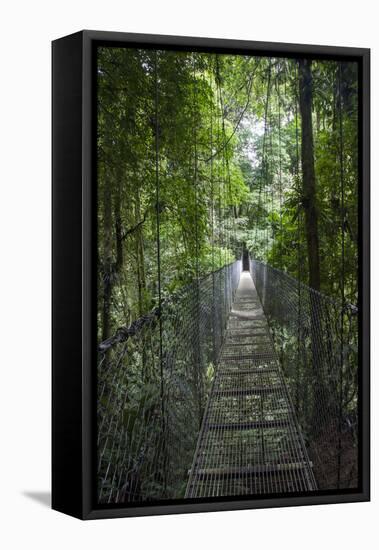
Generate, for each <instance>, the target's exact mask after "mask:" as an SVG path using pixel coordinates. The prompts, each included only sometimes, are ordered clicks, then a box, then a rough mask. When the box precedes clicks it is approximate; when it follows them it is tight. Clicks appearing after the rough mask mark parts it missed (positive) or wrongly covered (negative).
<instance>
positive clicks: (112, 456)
mask: <svg viewBox="0 0 379 550" xmlns="http://www.w3.org/2000/svg"><path fill="white" fill-rule="evenodd" d="M96 76H97V103H96V105H97V170H96V171H97V186H96V192H97V267H98V277H97V300H98V304H97V329H98V335H97V336H98V342H99V354H98V369H97V376H98V378H97V386H98V401H97V409H98V483H99V485H98V487H99V493H98V497H99V501H101V502H126V501H134V500H149V499H157V498H158V499H160V498H182V497H183V496H184V494H185V490H186V485H187V482H188V471H189V469H190V468H191V464H192V460H193V456H194V452H195V449H196V445H197V440H198V435H199V429H200V426H201V424H202V420H203V416H204V411H205V407H206V403H207V399H208V397H209V395H210V392H211V389H210V388H211V387H212V382H213V380H214V373H215V372H217V368H218V367H217V364H218V357H219V356H220V353H221V352H220V350H222V349H223V348H222V346H223V342H224V335H225V333H224V330H225V327H226V326H227V323H228V318H229V314H230V308H231V305H232V300H233V296H234V291H235V289H236V285H237V284H238V280H239V271H238V270H239V264H237V263H236V262H235V260H236V259H240V258H241V257H242V256H243V257H245V258H246V252H247V251H248V254H249V256H250V258H251V259H254V260H258V262H252V263H251V273H253V271H254V270H255V271H254V273H255V275H254V274H253V278H254V277H255V280H254V283H255V285H256V288H257V291H258V294H259V297H260V300H261V302H262V304H263V308H264V313H265V316H266V318H267V320H268V322H269V326H270V329H271V333H272V336H273V340H272V341H273V343H274V345H275V347H276V350H277V353H278V358H279V361H280V364H281V367H282V369H283V372H284V375H285V378H286V384H287V386H288V390H289V394H290V395H291V399H292V401H293V404H294V409H295V411H296V414H297V419H298V421H299V424H300V425H301V428H302V433H303V437H304V440H305V444H306V446H307V449H308V452H309V455H310V457H311V460H312V462H313V465H314V466H313V467H314V473H315V476H316V478H317V484H318V487H319V488H325V489H330V488H335V487H338V488H340V487H352V486H356V484H357V479H358V477H357V476H358V468H357V456H358V455H357V448H358V447H357V433H358V431H357V426H358V424H357V402H358V401H357V396H358V377H357V372H358V368H357V366H358V344H357V340H358V328H357V327H358V316H357V309H356V307H354V306H356V305H357V303H358V177H359V162H358V153H359V144H358V134H359V132H358V129H359V121H358V110H359V109H358V106H359V98H358V92H359V87H358V65H357V63H355V62H347V61H336V60H331V59H329V60H320V59H317V60H316V59H312V60H311V59H295V58H291V59H290V58H284V57H264V56H262V57H256V56H246V55H226V54H215V53H202V52H186V51H172V50H164V51H163V50H154V49H135V48H122V47H99V49H98V51H97V74H96ZM252 266H255V267H254V268H253V267H252ZM251 330H253V329H251ZM247 336H248V338H250V339H251V342H252V341H253V338H252V336H253V335H250V334H249V335H247ZM244 337H245V338H246V335H245V336H244ZM251 342H250V343H251ZM270 342H271V340H270ZM246 345H250V344H246ZM254 345H255V344H254ZM240 349H242V348H240ZM261 351H262V350H261ZM263 351H266V352H267V350H263ZM239 353H242V352H241V351H239ZM249 353H250V352H249ZM257 353H258V352H257ZM259 353H261V352H259ZM262 353H263V352H262ZM262 353H261V355H259V354H258V355H259V357H261V361H263V359H264V357H266V356H265V355H264V353H263V355H262ZM249 357H250V356H249ZM262 357H263V359H262ZM250 358H251V359H252V357H250ZM249 360H250V359H249ZM257 360H258V359H257ZM263 363H264V361H263ZM266 363H267V361H266ZM266 363H264V364H266ZM249 365H250V363H249ZM244 395H245V394H244ZM262 395H263V394H262ZM238 399H239V400H238ZM238 399H237V398H236V403H240V404H241V403H242V402H243V401H242V400H241V399H240V398H238ZM262 399H263V398H262ZM246 402H247V401H246ZM249 403H250V405H249V406H250V408H251V407H252V405H251V401H249ZM262 403H263V401H262ZM262 407H263V405H262ZM262 410H263V409H262ZM280 410H281V409H280ZM244 411H245V413H246V415H247V416H248V417H249V418H250V416H249V414H250V415H251V414H252V413H251V410H250V409H249V411H250V412H249V411H248V409H247V406H246V410H245V409H244ZM265 414H266V413H265ZM267 414H268V413H267ZM262 415H263V412H262ZM266 416H267V415H266ZM270 418H271V417H270ZM270 437H271V436H270ZM272 437H274V436H272ZM275 437H278V438H279V439H278V441H279V443H278V444H280V445H281V444H282V443H281V439H280V437H281V436H279V435H277V436H275ZM227 441H229V440H228V439H226V440H225V441H221V442H220V441H218V445H221V444H222V445H226V443H227ZM242 448H244V447H243V446H242V447H241V449H242ZM287 458H288V457H287ZM275 460H276V459H275ZM283 460H287V459H286V458H285V457H284V458H283Z"/></svg>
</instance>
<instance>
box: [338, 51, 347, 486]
mask: <svg viewBox="0 0 379 550" xmlns="http://www.w3.org/2000/svg"><path fill="white" fill-rule="evenodd" d="M341 71H342V62H341V61H340V62H339V63H338V118H339V125H338V126H339V165H340V194H341V213H340V216H341V302H342V307H341V316H340V331H341V343H340V372H339V411H338V413H339V414H338V418H339V421H338V423H339V426H338V428H339V429H338V478H337V487H338V488H340V483H341V452H342V441H341V432H342V414H343V366H344V317H345V315H344V313H345V182H344V159H343V147H344V136H343V120H342V116H343V115H342V95H341Z"/></svg>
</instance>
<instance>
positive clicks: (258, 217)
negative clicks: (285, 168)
mask: <svg viewBox="0 0 379 550" xmlns="http://www.w3.org/2000/svg"><path fill="white" fill-rule="evenodd" d="M270 85H271V59H270V60H269V67H268V76H267V92H266V104H265V115H264V130H263V143H262V164H261V174H260V178H259V194H258V215H257V224H256V226H255V235H254V241H255V248H256V250H257V249H258V246H257V239H258V221H259V223H261V222H262V214H261V202H262V184H263V180H264V179H265V172H266V138H267V116H268V102H269V97H270ZM263 233H264V230H263Z"/></svg>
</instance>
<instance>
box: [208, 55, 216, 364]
mask: <svg viewBox="0 0 379 550" xmlns="http://www.w3.org/2000/svg"><path fill="white" fill-rule="evenodd" d="M211 60H212V56H210V57H209V63H210V65H211V64H212V62H211ZM209 88H210V155H209V156H210V163H211V164H210V183H211V243H212V249H211V256H212V340H213V363H214V365H215V364H216V361H217V352H216V338H215V332H216V327H215V322H216V294H215V290H216V288H215V242H214V215H215V212H214V209H215V207H214V182H213V87H212V71H210V76H209Z"/></svg>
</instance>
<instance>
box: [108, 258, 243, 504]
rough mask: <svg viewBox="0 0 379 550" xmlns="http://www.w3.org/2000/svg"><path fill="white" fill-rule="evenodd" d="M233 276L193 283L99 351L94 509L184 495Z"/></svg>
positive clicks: (231, 268)
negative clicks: (96, 488) (104, 505)
mask: <svg viewBox="0 0 379 550" xmlns="http://www.w3.org/2000/svg"><path fill="white" fill-rule="evenodd" d="M240 272H241V262H240V261H236V262H234V263H232V264H230V265H228V266H225V267H223V268H221V269H219V270H218V271H215V272H213V273H211V274H209V275H207V276H206V277H203V278H201V279H198V280H196V281H194V282H193V283H191V284H190V285H188V286H186V287H184V288H182V289H181V290H180V291H178V292H177V293H175V294H174V295H172V296H170V297H169V298H168V299H166V300H165V301H164V303H163V304H162V307H161V308H156V309H154V310H153V311H152V312H151V313H150V314H148V315H146V316H144V317H142V318H141V319H138V320H137V321H135V322H134V323H133V324H132V325H131V326H129V327H123V328H120V329H119V330H118V331H117V332H116V334H115V335H114V336H113V337H112V338H109V339H108V340H106V341H104V342H102V343H101V344H100V345H99V352H98V370H97V379H98V384H97V387H98V407H97V410H98V418H97V449H98V472H97V476H98V477H97V479H98V501H99V502H100V503H113V504H114V503H126V502H138V501H149V500H157V499H164V498H181V497H183V496H184V493H185V489H186V484H187V480H188V470H189V468H190V467H191V463H192V458H193V454H194V451H195V448H196V442H197V438H198V434H199V429H200V426H201V421H202V416H203V412H204V407H205V403H206V400H207V396H208V392H209V389H210V385H211V382H212V378H213V372H214V368H215V365H216V363H217V360H218V353H219V350H220V349H221V347H222V341H223V338H224V332H225V327H226V322H227V318H228V315H229V312H230V309H231V306H232V302H233V297H234V293H235V291H236V288H237V286H238V282H239V277H240Z"/></svg>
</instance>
